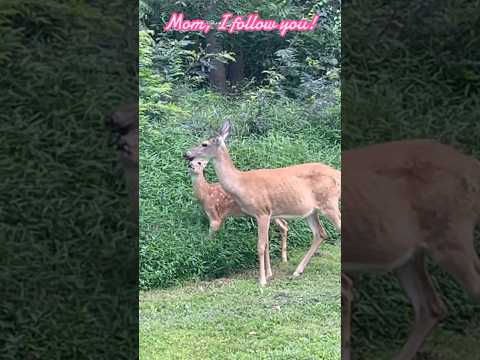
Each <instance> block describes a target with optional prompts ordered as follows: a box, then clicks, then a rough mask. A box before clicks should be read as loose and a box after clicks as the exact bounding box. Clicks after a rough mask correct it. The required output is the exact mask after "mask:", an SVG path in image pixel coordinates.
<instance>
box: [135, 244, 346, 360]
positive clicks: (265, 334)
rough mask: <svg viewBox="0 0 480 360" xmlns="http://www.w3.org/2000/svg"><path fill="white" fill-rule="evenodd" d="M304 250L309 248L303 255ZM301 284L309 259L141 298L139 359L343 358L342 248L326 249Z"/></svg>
mask: <svg viewBox="0 0 480 360" xmlns="http://www.w3.org/2000/svg"><path fill="white" fill-rule="evenodd" d="M305 250H306V249H305ZM321 251H322V255H321V256H316V257H314V258H312V260H311V262H310V264H309V266H308V267H307V269H306V270H305V273H304V275H303V276H302V277H300V278H295V279H294V278H292V277H291V274H292V273H293V271H294V270H295V267H296V265H297V264H298V263H299V262H300V260H301V258H302V256H303V255H304V250H301V251H299V250H296V251H292V253H290V254H289V263H288V264H282V263H280V262H279V261H278V260H277V261H274V263H273V265H272V266H273V271H274V278H273V280H271V282H270V283H269V285H268V286H267V287H266V288H263V289H262V288H260V286H259V285H258V283H257V272H256V271H249V272H247V273H240V274H236V275H234V276H232V277H229V278H222V279H216V280H212V281H205V282H195V283H193V284H189V285H186V286H182V287H176V288H171V289H167V290H156V291H147V292H142V293H141V294H140V358H141V359H143V360H147V359H158V360H170V359H188V360H195V359H198V360H206V359H219V360H220V359H221V360H224V359H255V360H257V359H292V360H293V359H295V360H301V359H312V360H313V359H325V360H330V359H332V360H333V359H335V360H337V359H340V353H341V351H340V321H341V315H340V309H341V307H340V247H339V246H334V245H329V244H323V245H322V246H321Z"/></svg>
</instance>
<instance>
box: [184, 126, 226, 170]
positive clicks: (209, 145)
mask: <svg viewBox="0 0 480 360" xmlns="http://www.w3.org/2000/svg"><path fill="white" fill-rule="evenodd" d="M230 127H231V126H230V122H229V121H225V122H224V123H223V125H222V127H221V129H220V131H219V133H218V134H217V135H216V136H214V137H212V138H210V139H208V140H206V141H204V142H202V143H201V144H200V145H199V146H197V147H194V148H193V149H191V150H190V151H187V153H185V155H184V156H183V157H184V158H185V159H186V160H188V161H192V160H193V159H200V160H207V161H208V160H210V159H213V158H215V157H216V156H217V155H218V150H219V149H220V147H222V146H225V139H226V138H227V136H228V135H229V134H230Z"/></svg>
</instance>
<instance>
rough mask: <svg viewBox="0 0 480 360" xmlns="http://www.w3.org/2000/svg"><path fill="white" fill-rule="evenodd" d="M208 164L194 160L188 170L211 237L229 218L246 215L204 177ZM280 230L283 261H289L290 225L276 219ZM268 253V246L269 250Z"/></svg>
mask: <svg viewBox="0 0 480 360" xmlns="http://www.w3.org/2000/svg"><path fill="white" fill-rule="evenodd" d="M207 164H208V161H206V160H199V159H193V160H192V161H190V162H189V163H188V169H189V172H190V175H191V177H192V181H193V190H194V192H195V196H196V197H197V199H198V200H199V201H200V203H201V204H202V207H203V210H204V211H205V213H206V214H207V217H208V220H209V221H210V236H212V235H213V234H214V233H215V232H217V231H218V230H219V229H220V227H221V226H222V224H223V222H224V221H225V219H226V218H227V217H229V216H234V217H241V216H246V214H245V213H244V212H243V211H242V209H240V207H239V206H238V205H237V203H236V202H235V200H233V198H232V197H231V196H230V195H229V194H228V193H226V192H225V190H223V188H222V186H221V185H220V184H218V183H216V184H215V183H213V184H211V183H208V182H207V181H206V179H205V177H204V175H203V169H204V168H205V166H206V165H207ZM274 221H275V224H277V226H278V228H279V229H280V234H281V239H282V261H283V262H286V261H287V236H288V224H287V222H286V221H285V220H283V219H275V220H274ZM266 251H267V252H268V245H267V250H266Z"/></svg>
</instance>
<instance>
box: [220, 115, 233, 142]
mask: <svg viewBox="0 0 480 360" xmlns="http://www.w3.org/2000/svg"><path fill="white" fill-rule="evenodd" d="M230 129H231V125H230V121H228V120H227V121H225V122H224V123H223V125H222V128H221V129H220V133H219V134H218V136H219V137H220V138H221V139H222V140H225V139H226V138H227V136H228V135H229V134H230Z"/></svg>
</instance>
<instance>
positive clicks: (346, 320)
mask: <svg viewBox="0 0 480 360" xmlns="http://www.w3.org/2000/svg"><path fill="white" fill-rule="evenodd" d="M352 291H353V281H352V280H351V279H350V278H349V277H348V276H347V275H346V274H344V273H342V360H350V359H351V357H352V355H351V348H350V338H351V335H352V329H351V323H352V297H353V294H352Z"/></svg>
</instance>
